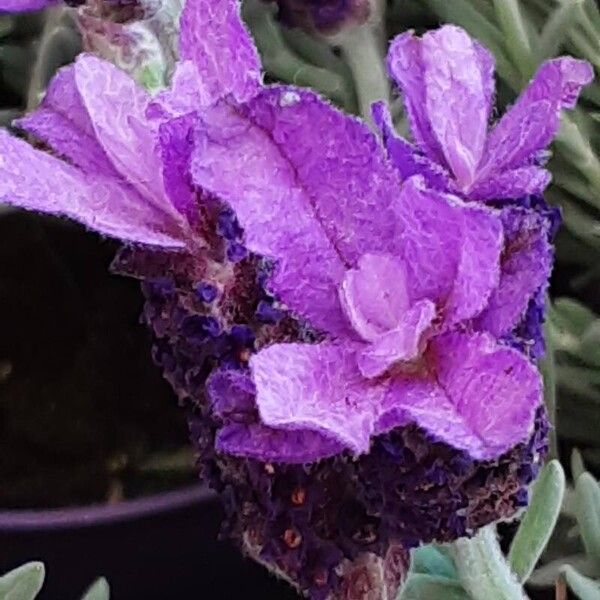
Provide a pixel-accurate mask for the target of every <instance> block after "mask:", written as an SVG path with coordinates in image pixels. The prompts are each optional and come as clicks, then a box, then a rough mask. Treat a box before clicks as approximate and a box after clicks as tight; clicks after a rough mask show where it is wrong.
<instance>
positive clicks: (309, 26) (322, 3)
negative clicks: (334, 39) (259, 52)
mask: <svg viewBox="0 0 600 600" xmlns="http://www.w3.org/2000/svg"><path fill="white" fill-rule="evenodd" d="M265 1H267V2H276V3H277V6H278V9H279V12H278V16H279V19H280V20H281V22H282V23H284V24H285V25H287V26H288V27H301V28H302V29H304V30H306V31H318V32H320V33H325V34H328V33H335V32H336V31H338V30H339V29H340V28H341V27H343V26H344V25H348V24H352V25H360V24H361V23H364V22H365V21H366V20H367V19H368V18H369V16H370V14H371V1H372V0H265Z"/></svg>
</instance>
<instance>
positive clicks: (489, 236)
mask: <svg viewBox="0 0 600 600" xmlns="http://www.w3.org/2000/svg"><path fill="white" fill-rule="evenodd" d="M397 210H398V215H399V218H400V220H401V223H402V225H403V228H402V233H401V235H400V240H399V241H400V246H401V249H400V251H399V256H400V257H401V258H402V259H403V260H404V264H405V265H406V269H407V281H408V284H409V291H410V296H411V301H413V302H414V301H416V300H421V299H424V298H427V299H430V300H433V301H435V302H436V303H437V305H438V308H440V310H441V313H442V315H443V316H444V320H445V322H446V324H448V325H450V324H453V323H457V322H459V321H461V320H464V319H467V318H470V317H472V316H474V315H475V314H477V313H478V312H480V311H481V310H482V309H483V308H484V307H485V305H486V303H487V301H488V298H489V296H490V294H491V293H492V290H493V289H494V288H495V287H496V285H497V283H498V278H499V262H500V252H501V250H502V223H501V221H500V219H499V216H498V214H497V213H496V212H494V211H492V210H488V209H486V208H485V207H482V206H478V205H474V204H466V203H464V202H462V201H460V200H459V199H458V198H456V197H454V196H451V195H449V194H443V193H441V192H437V191H434V190H430V189H427V188H426V187H425V186H424V185H423V181H422V180H421V179H420V178H418V177H413V178H411V179H409V180H408V181H406V182H405V183H404V184H403V186H402V191H401V197H400V201H399V202H398V205H397Z"/></svg>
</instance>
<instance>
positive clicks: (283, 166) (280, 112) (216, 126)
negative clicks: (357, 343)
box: [192, 86, 399, 333]
mask: <svg viewBox="0 0 600 600" xmlns="http://www.w3.org/2000/svg"><path fill="white" fill-rule="evenodd" d="M203 118H204V123H203V125H202V127H201V128H200V130H199V131H198V136H197V137H198V139H197V147H196V150H195V155H194V158H193V163H192V172H193V176H194V180H195V183H196V184H197V185H198V186H199V187H201V188H203V189H206V190H207V191H209V192H212V193H214V194H215V195H216V196H218V197H220V198H222V199H224V200H225V201H227V202H228V203H229V204H230V205H231V206H232V208H233V209H234V210H235V211H236V213H237V215H238V218H239V219H240V223H241V225H242V227H243V228H244V229H245V235H246V243H247V245H248V247H249V248H250V249H251V250H252V251H253V252H257V253H259V254H262V255H265V256H269V257H271V258H273V259H276V260H277V261H278V268H277V271H276V274H275V276H274V279H273V280H272V282H271V285H272V288H273V291H274V292H276V293H277V294H278V295H279V297H280V298H281V300H282V301H284V302H285V303H286V304H287V305H288V306H289V307H290V308H291V309H292V310H294V311H297V312H298V313H300V314H301V315H303V316H304V317H306V318H307V319H309V320H310V321H311V322H312V324H313V325H314V326H316V327H320V328H322V329H324V330H325V331H329V332H332V333H344V332H347V330H348V327H347V322H346V319H345V317H344V315H343V313H342V311H341V308H340V306H339V301H338V298H337V288H338V285H339V284H340V282H341V280H342V278H343V276H344V273H345V271H346V269H347V268H349V267H352V266H354V265H355V264H356V261H357V260H358V259H359V258H360V256H361V255H362V254H364V253H365V252H376V253H384V252H390V250H391V251H393V250H394V249H395V248H396V247H397V245H398V230H397V219H396V218H395V215H394V211H393V207H392V204H393V202H394V198H395V196H396V195H397V193H398V191H397V190H398V188H399V180H398V178H397V176H396V174H395V173H394V171H393V169H392V167H391V166H390V165H388V164H387V162H386V161H385V158H384V157H383V153H382V150H381V147H380V146H379V144H378V143H377V140H376V138H375V137H374V136H373V135H372V134H371V133H370V132H369V131H368V130H367V128H366V127H365V126H364V124H362V123H361V122H360V121H358V120H356V119H353V118H351V117H348V116H347V115H344V114H342V113H341V112H339V111H338V110H336V109H334V108H332V107H331V106H330V105H328V104H326V103H325V102H323V101H322V100H321V99H320V98H319V97H318V96H316V95H315V94H313V93H312V92H309V91H303V90H297V89H294V88H289V87H279V86H278V87H272V88H268V89H265V90H264V91H263V92H262V93H261V94H259V95H258V96H257V97H256V98H255V99H253V100H252V102H250V103H248V104H247V105H244V106H241V107H239V108H238V109H233V108H230V107H228V106H223V105H222V106H219V107H215V108H214V109H212V110H209V111H207V112H206V113H205V114H204V117H203ZM315 140H318V142H316V141H315ZM392 253H393V252H392Z"/></svg>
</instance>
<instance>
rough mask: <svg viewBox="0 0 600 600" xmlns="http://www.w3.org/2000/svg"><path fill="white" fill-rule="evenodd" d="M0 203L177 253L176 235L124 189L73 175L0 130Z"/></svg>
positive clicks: (130, 190)
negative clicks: (76, 222) (63, 217)
mask: <svg viewBox="0 0 600 600" xmlns="http://www.w3.org/2000/svg"><path fill="white" fill-rule="evenodd" d="M0 201H1V202H7V203H9V204H12V205H14V206H19V207H21V208H26V209H29V210H37V211H41V212H44V213H49V214H54V215H64V216H66V217H69V218H71V219H75V220H76V221H79V222H80V223H82V224H83V225H85V226H87V227H89V228H91V229H93V230H95V231H98V232H100V233H103V234H105V235H109V236H112V237H116V238H118V239H121V240H125V241H129V242H138V243H143V244H149V245H153V246H164V247H168V248H181V247H183V246H184V245H185V244H184V240H183V239H182V234H181V230H179V229H178V227H177V224H176V223H175V222H174V221H173V220H172V219H171V218H170V217H169V216H168V215H165V214H164V213H162V212H160V211H158V210H156V209H155V208H154V207H153V206H152V205H150V204H149V203H148V202H147V201H146V200H145V199H144V198H143V197H142V196H140V195H139V194H138V193H137V192H136V191H135V190H134V189H133V188H131V187H130V186H126V185H123V184H121V183H119V182H118V181H116V180H114V179H111V178H108V177H105V176H102V175H97V176H92V175H91V174H85V173H83V172H81V171H79V170H78V169H77V168H75V167H73V166H71V165H68V164H66V163H64V162H62V161H61V160H59V159H57V158H54V157H53V156H50V155H48V154H45V153H44V152H41V151H39V150H35V149H34V148H32V147H31V146H30V145H29V144H27V143H26V142H24V141H22V140H18V139H16V138H14V137H12V136H10V135H9V134H8V133H7V132H5V131H1V130H0Z"/></svg>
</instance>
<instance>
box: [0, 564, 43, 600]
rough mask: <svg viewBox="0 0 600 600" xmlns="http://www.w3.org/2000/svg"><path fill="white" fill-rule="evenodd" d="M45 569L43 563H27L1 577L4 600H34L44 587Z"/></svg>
mask: <svg viewBox="0 0 600 600" xmlns="http://www.w3.org/2000/svg"><path fill="white" fill-rule="evenodd" d="M44 575H45V569H44V565H43V563H41V562H30V563H27V564H25V565H23V566H21V567H19V568H18V569H15V570H14V571H10V572H9V573H7V574H6V575H4V576H3V577H0V598H2V600H33V599H34V598H35V597H36V596H37V595H38V592H39V591H40V590H41V589H42V585H44Z"/></svg>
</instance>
